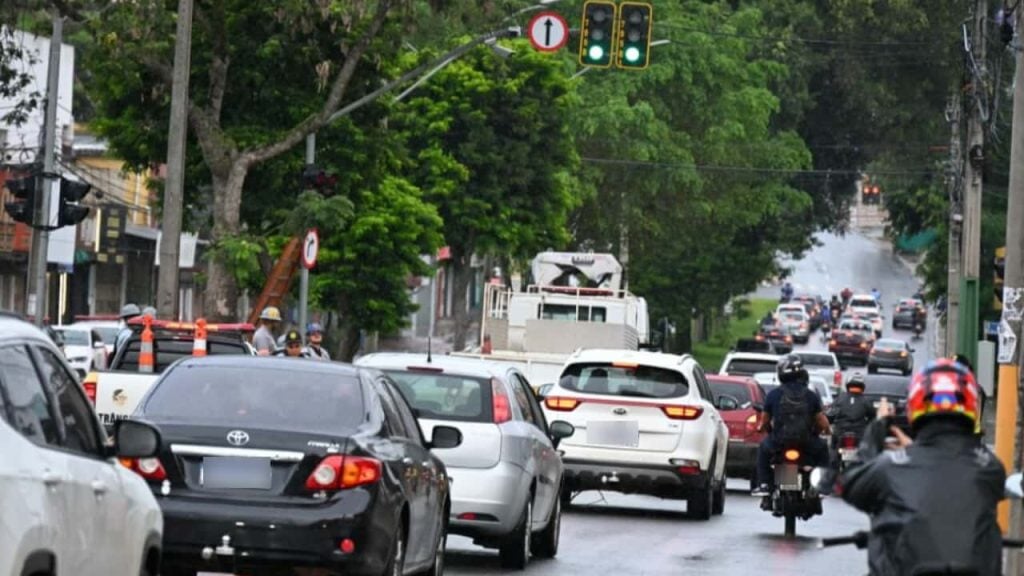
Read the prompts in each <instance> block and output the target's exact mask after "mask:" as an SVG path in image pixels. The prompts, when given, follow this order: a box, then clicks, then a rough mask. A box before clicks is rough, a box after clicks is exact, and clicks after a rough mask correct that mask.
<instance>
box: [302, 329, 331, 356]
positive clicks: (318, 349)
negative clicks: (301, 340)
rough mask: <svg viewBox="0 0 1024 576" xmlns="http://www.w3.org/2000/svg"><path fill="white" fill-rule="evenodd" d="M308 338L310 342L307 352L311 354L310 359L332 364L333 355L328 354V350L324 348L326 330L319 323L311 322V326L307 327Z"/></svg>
mask: <svg viewBox="0 0 1024 576" xmlns="http://www.w3.org/2000/svg"><path fill="white" fill-rule="evenodd" d="M306 338H307V339H308V341H309V344H308V346H306V351H307V352H308V353H309V357H310V358H313V359H316V360H321V361H323V362H330V361H331V355H330V354H328V353H327V349H325V348H324V347H323V342H324V328H323V326H321V325H320V323H319V322H310V323H309V326H307V327H306Z"/></svg>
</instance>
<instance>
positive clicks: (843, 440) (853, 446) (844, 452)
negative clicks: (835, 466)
mask: <svg viewBox="0 0 1024 576" xmlns="http://www.w3.org/2000/svg"><path fill="white" fill-rule="evenodd" d="M859 443H860V438H858V437H857V435H856V434H854V433H853V432H846V433H844V434H843V435H842V436H840V437H839V440H838V441H837V442H836V451H837V452H838V453H839V472H842V471H843V470H846V469H847V468H849V467H850V466H851V465H853V464H856V463H857V462H858V460H857V445H858V444H859Z"/></svg>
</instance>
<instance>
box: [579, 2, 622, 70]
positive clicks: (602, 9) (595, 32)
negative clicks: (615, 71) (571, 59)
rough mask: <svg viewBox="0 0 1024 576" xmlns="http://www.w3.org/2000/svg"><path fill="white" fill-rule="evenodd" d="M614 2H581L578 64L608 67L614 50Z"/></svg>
mask: <svg viewBox="0 0 1024 576" xmlns="http://www.w3.org/2000/svg"><path fill="white" fill-rule="evenodd" d="M615 15H616V6H615V3H614V2H600V1H596V0H588V1H587V2H586V3H584V4H583V30H581V32H580V54H579V56H580V64H582V65H584V66H591V67H594V68H610V67H611V65H612V61H613V53H614V51H615Z"/></svg>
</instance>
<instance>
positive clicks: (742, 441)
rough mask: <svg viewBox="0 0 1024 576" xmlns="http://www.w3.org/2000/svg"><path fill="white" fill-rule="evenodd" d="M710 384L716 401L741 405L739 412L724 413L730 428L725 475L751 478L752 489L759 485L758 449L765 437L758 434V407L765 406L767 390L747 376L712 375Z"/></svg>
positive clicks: (760, 433) (737, 409)
mask: <svg viewBox="0 0 1024 576" xmlns="http://www.w3.org/2000/svg"><path fill="white" fill-rule="evenodd" d="M708 384H710V385H711V391H712V392H714V394H715V398H720V397H721V396H730V397H732V398H734V399H735V400H736V401H737V403H738V405H739V406H738V408H736V409H735V410H723V411H722V420H724V421H725V425H726V426H727V427H728V428H729V455H728V456H727V457H726V460H725V472H726V474H728V475H729V476H733V477H737V478H747V479H749V480H750V485H751V487H754V485H755V484H756V483H757V448H758V446H760V445H761V441H762V440H764V437H765V433H764V432H759V431H758V425H759V423H760V414H759V413H758V412H757V410H755V409H754V406H757V405H762V406H763V405H764V400H765V394H764V390H763V389H762V388H761V387H760V386H759V385H758V384H757V381H755V380H754V379H753V378H750V377H747V376H721V375H718V374H709V375H708Z"/></svg>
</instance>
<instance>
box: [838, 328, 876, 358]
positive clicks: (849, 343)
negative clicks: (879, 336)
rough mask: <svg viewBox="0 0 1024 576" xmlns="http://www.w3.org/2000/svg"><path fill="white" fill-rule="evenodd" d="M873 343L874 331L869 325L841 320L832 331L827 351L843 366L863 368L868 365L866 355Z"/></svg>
mask: <svg viewBox="0 0 1024 576" xmlns="http://www.w3.org/2000/svg"><path fill="white" fill-rule="evenodd" d="M874 341H875V329H874V327H873V326H872V325H871V324H870V323H868V322H864V321H862V320H843V321H841V322H840V323H839V326H838V327H836V329H835V330H833V331H832V339H831V340H829V343H828V351H829V352H832V353H833V354H835V355H836V357H837V358H839V362H840V363H842V364H843V365H844V366H845V365H847V364H850V363H856V364H858V365H860V366H864V365H866V364H867V363H868V354H869V353H870V352H871V346H872V345H873V344H874Z"/></svg>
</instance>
